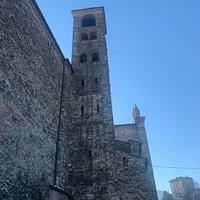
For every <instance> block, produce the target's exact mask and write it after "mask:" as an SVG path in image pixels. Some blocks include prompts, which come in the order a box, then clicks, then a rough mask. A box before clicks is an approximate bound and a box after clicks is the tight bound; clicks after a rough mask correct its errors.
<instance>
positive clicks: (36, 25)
mask: <svg viewBox="0 0 200 200" xmlns="http://www.w3.org/2000/svg"><path fill="white" fill-rule="evenodd" d="M0 11H1V14H0V27H1V30H0V80H1V81H0V195H1V196H0V199H16V200H17V199H27V200H28V199H42V198H45V195H46V194H45V191H44V189H45V188H46V187H47V185H48V184H52V183H53V172H54V161H55V150H56V136H57V129H58V116H59V105H60V96H61V81H62V70H63V59H64V58H63V56H62V54H61V53H60V50H59V49H58V47H57V44H56V43H55V41H54V39H53V38H52V35H51V34H50V32H49V30H48V28H47V27H46V26H45V23H44V21H43V20H42V18H41V16H40V14H39V13H38V10H37V9H36V7H35V5H34V4H33V1H30V0H27V1H26V2H25V1H23V0H18V1H13V0H6V1H1V2H0ZM68 73H69V72H68ZM41 184H44V186H43V185H41ZM45 186H46V187H45Z"/></svg>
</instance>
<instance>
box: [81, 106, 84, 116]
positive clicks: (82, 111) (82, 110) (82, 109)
mask: <svg viewBox="0 0 200 200" xmlns="http://www.w3.org/2000/svg"><path fill="white" fill-rule="evenodd" d="M81 114H84V106H82V107H81Z"/></svg>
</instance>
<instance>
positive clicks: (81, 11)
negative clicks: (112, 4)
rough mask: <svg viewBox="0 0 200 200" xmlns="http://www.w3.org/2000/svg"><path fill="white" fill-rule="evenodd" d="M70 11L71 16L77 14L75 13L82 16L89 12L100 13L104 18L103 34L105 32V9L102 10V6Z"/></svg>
mask: <svg viewBox="0 0 200 200" xmlns="http://www.w3.org/2000/svg"><path fill="white" fill-rule="evenodd" d="M71 12H72V15H73V17H74V16H77V15H79V16H81V17H83V16H85V15H89V14H95V13H102V15H103V19H104V31H105V34H106V33H107V29H106V19H105V11H104V7H103V6H100V7H91V8H83V9H77V10H72V11H71Z"/></svg>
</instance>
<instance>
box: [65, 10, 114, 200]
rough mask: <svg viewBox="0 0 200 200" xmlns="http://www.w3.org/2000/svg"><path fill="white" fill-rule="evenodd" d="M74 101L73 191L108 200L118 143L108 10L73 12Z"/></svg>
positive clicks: (83, 196)
mask: <svg viewBox="0 0 200 200" xmlns="http://www.w3.org/2000/svg"><path fill="white" fill-rule="evenodd" d="M72 15H73V18H74V28H73V46H72V68H73V71H74V88H75V91H73V92H74V100H73V101H74V102H73V103H72V106H73V108H72V112H71V114H72V122H71V127H70V137H69V140H70V144H71V146H70V147H69V155H68V171H69V173H68V174H69V175H68V186H69V187H70V188H71V189H72V191H73V193H74V196H77V198H78V199H108V196H107V195H108V187H107V185H108V180H107V179H108V172H107V171H108V170H107V169H108V166H107V165H108V162H107V160H108V159H109V153H108V152H109V151H110V143H111V141H112V140H114V128H113V116H112V105H111V95H110V82H109V70H108V56H107V48H106V37H105V36H106V23H105V14H104V8H103V7H97V8H89V9H81V10H73V11H72Z"/></svg>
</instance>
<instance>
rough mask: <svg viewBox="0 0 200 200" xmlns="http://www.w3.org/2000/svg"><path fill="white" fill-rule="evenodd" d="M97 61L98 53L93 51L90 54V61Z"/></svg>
mask: <svg viewBox="0 0 200 200" xmlns="http://www.w3.org/2000/svg"><path fill="white" fill-rule="evenodd" d="M98 61H99V54H98V53H97V52H94V53H93V54H92V62H98Z"/></svg>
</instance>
